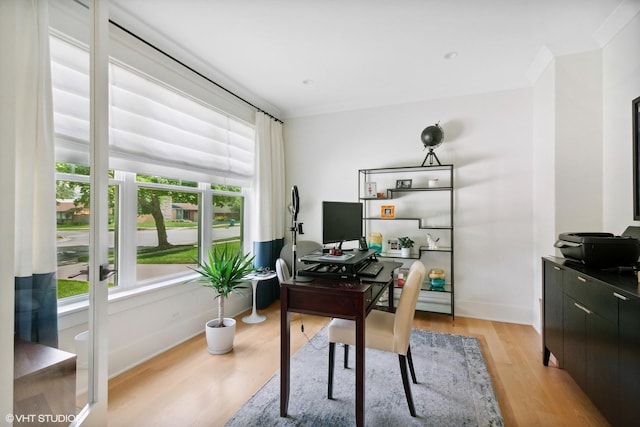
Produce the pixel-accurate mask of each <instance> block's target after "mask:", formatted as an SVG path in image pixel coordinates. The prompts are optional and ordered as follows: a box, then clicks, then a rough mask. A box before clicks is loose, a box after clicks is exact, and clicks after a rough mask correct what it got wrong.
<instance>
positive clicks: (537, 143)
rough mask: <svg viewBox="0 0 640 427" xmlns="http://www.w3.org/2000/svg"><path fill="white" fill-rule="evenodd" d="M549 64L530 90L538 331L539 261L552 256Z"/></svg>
mask: <svg viewBox="0 0 640 427" xmlns="http://www.w3.org/2000/svg"><path fill="white" fill-rule="evenodd" d="M555 70H556V67H555V62H551V63H550V64H549V65H548V66H547V68H546V69H545V71H544V72H543V73H542V74H541V76H540V77H539V78H538V80H537V81H536V83H535V85H534V87H533V216H534V220H533V248H534V250H533V289H534V292H533V294H534V297H533V301H532V304H533V308H532V311H533V325H534V327H536V328H537V329H538V330H540V325H541V323H542V322H541V315H542V313H541V311H540V310H541V299H542V274H541V268H540V267H539V266H540V265H541V261H540V257H541V256H544V255H553V254H554V250H553V244H554V242H555V241H556V238H557V232H556V227H555V211H556V191H555V180H556V174H555V148H554V146H555V116H556V111H555V91H556V73H555Z"/></svg>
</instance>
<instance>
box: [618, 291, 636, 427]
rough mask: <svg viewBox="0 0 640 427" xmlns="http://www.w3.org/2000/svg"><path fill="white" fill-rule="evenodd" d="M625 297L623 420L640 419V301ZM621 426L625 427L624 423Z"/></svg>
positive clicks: (621, 330) (621, 326)
mask: <svg viewBox="0 0 640 427" xmlns="http://www.w3.org/2000/svg"><path fill="white" fill-rule="evenodd" d="M621 297H622V298H621ZM621 297H618V298H619V299H620V302H619V305H618V307H619V311H618V334H619V353H618V360H619V368H620V376H619V378H620V382H619V386H618V400H619V402H620V404H619V412H618V416H619V417H620V420H633V419H637V417H638V408H636V406H635V405H636V404H637V401H638V396H640V301H638V300H635V299H630V298H628V297H624V296H621ZM617 424H620V425H622V422H620V423H617ZM628 425H631V424H628Z"/></svg>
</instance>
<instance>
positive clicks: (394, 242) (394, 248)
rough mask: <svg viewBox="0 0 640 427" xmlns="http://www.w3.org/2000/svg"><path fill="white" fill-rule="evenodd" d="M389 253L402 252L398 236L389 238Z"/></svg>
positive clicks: (387, 250) (387, 248) (387, 249)
mask: <svg viewBox="0 0 640 427" xmlns="http://www.w3.org/2000/svg"><path fill="white" fill-rule="evenodd" d="M385 252H387V253H389V254H399V253H400V241H399V240H398V239H397V238H391V239H387V247H386V251H385Z"/></svg>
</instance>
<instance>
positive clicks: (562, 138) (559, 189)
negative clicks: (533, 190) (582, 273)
mask: <svg viewBox="0 0 640 427" xmlns="http://www.w3.org/2000/svg"><path fill="white" fill-rule="evenodd" d="M555 63H556V72H555V76H556V83H555V87H556V90H555V187H556V195H555V196H556V201H555V207H556V209H555V216H556V218H555V220H556V230H557V232H558V233H562V232H574V231H601V230H602V179H603V175H602V55H601V51H600V50H598V51H592V52H585V53H580V54H575V55H566V56H561V57H558V58H556V60H555Z"/></svg>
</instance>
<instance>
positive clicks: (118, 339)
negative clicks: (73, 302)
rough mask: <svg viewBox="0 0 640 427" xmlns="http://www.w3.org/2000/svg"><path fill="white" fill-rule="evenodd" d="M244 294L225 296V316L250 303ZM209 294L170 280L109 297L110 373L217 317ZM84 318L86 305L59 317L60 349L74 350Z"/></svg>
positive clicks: (183, 338)
mask: <svg viewBox="0 0 640 427" xmlns="http://www.w3.org/2000/svg"><path fill="white" fill-rule="evenodd" d="M244 294H245V295H243V296H238V295H231V296H230V297H229V299H228V300H227V301H226V304H225V317H234V316H237V315H238V314H240V313H242V312H244V311H247V310H248V309H249V308H250V307H251V295H252V294H251V290H250V289H249V290H248V291H245V292H244ZM213 297H214V293H213V291H211V290H210V289H205V288H202V287H201V286H199V285H197V284H188V285H184V284H175V285H170V286H166V287H164V288H156V289H150V290H148V291H147V292H138V293H136V294H134V295H128V296H118V297H116V298H113V299H112V300H110V301H109V377H110V378H111V377H113V376H115V375H117V374H119V373H122V372H124V371H126V370H127V369H130V368H132V367H133V366H135V365H137V364H140V363H142V362H143V361H145V360H147V359H150V358H151V357H153V356H155V355H157V354H159V353H162V352H163V351H165V350H167V349H169V348H171V347H173V346H175V345H177V344H179V343H181V342H183V341H186V340H188V339H189V338H191V337H193V336H195V335H198V334H200V333H203V332H204V325H205V323H206V322H207V321H209V320H211V319H215V318H216V316H217V312H218V301H217V300H214V298H213ZM86 319H87V313H86V309H82V310H76V311H73V312H68V313H65V314H61V315H60V316H59V325H58V328H59V330H60V336H59V347H60V348H61V349H63V350H67V351H70V352H73V353H75V352H76V346H75V342H74V337H75V336H76V335H77V334H79V333H80V332H83V331H85V330H87V324H86ZM202 351H206V348H204V347H203V348H202Z"/></svg>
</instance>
